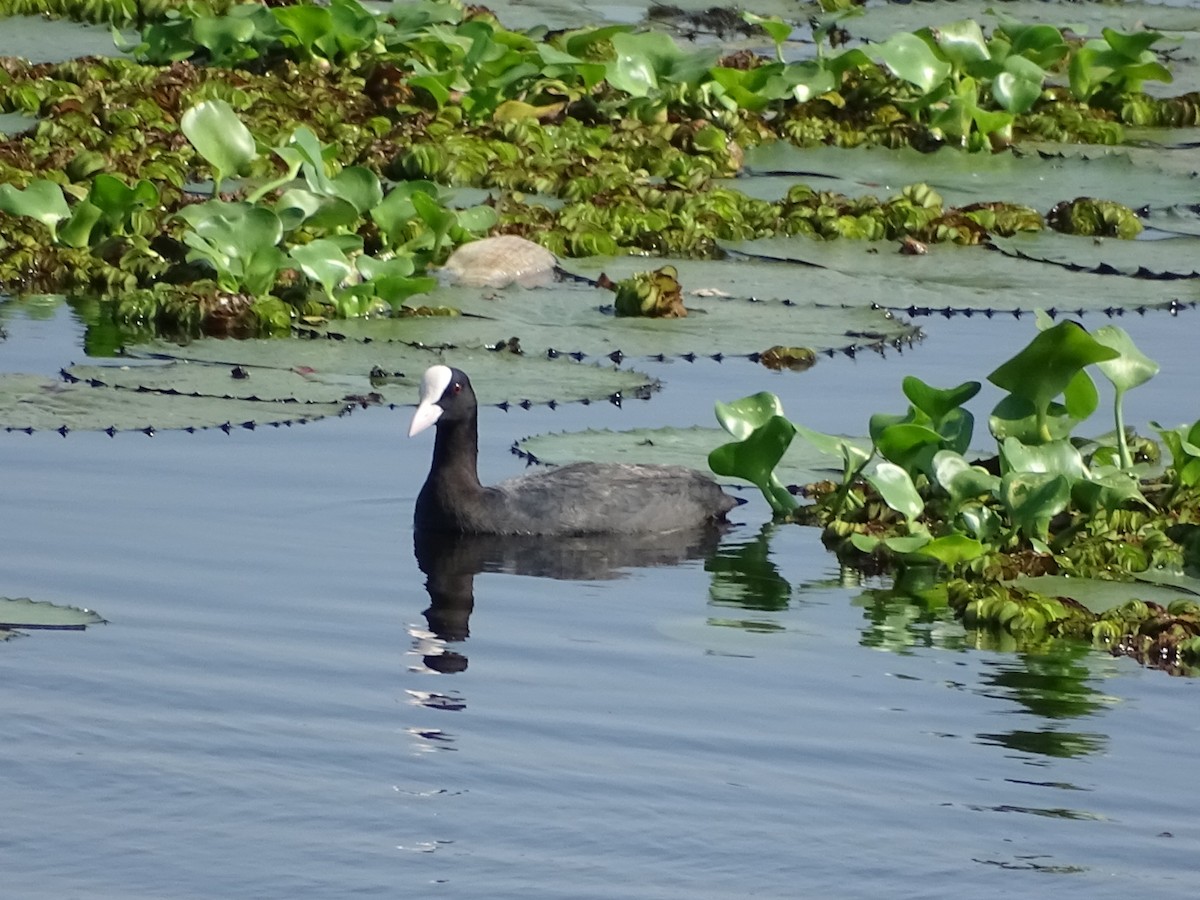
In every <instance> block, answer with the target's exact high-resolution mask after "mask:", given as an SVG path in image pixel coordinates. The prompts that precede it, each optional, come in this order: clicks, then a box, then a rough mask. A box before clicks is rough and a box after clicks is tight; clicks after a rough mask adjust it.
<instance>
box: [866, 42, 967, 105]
mask: <svg viewBox="0 0 1200 900" xmlns="http://www.w3.org/2000/svg"><path fill="white" fill-rule="evenodd" d="M872 50H873V51H874V55H875V56H876V57H877V58H878V59H879V60H880V61H881V62H882V63H883V64H884V65H885V66H887V67H888V68H889V69H890V70H891V72H892V74H893V75H895V76H896V77H897V78H902V79H904V80H905V81H907V82H908V83H909V84H912V85H915V86H916V88H917V89H918V90H919V91H921V93H922V94H928V93H930V92H931V91H933V90H934V89H935V88H937V87H939V86H940V85H942V84H943V83H945V81H946V79H947V78H949V77H950V72H951V66H950V63H948V62H946V61H945V60H944V59H941V58H939V57H938V55H937V54H936V53H934V51H933V48H931V47H930V46H929V45H928V44H927V43H925V41H923V40H921V38H919V37H918V36H917V35H915V34H906V33H899V34H893V35H892V36H891V37H889V38H888V39H887V40H886V41H884V42H883V43H882V44H879V45H878V46H876V47H874V48H872Z"/></svg>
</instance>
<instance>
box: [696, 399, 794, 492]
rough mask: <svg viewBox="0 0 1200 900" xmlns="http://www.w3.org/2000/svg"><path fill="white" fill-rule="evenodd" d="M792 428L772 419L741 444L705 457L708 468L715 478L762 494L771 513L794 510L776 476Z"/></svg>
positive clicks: (790, 436) (718, 448)
mask: <svg viewBox="0 0 1200 900" xmlns="http://www.w3.org/2000/svg"><path fill="white" fill-rule="evenodd" d="M795 434H796V429H795V426H793V425H792V423H791V422H789V421H788V420H787V419H785V418H784V417H783V416H772V417H771V418H770V419H768V420H767V421H766V422H765V423H763V424H762V425H761V426H760V427H758V428H756V429H755V430H754V431H753V432H752V433H751V434H749V435H748V436H747V437H746V438H745V439H744V440H741V441H735V442H732V443H728V444H722V445H721V446H720V447H717V448H716V449H715V450H713V451H712V452H711V453H709V455H708V465H709V468H710V469H712V471H713V472H715V473H716V474H717V475H722V476H731V477H735V478H741V479H744V480H746V481H749V482H750V483H751V484H753V485H755V486H756V487H757V488H758V489H759V490H760V491H762V494H763V497H764V498H765V499H766V501H767V503H769V504H770V506H771V510H772V512H774V513H775V514H777V515H781V514H785V513H788V512H790V511H791V510H793V509H795V507H796V501H795V498H793V497H792V495H791V494H790V493H789V492H788V490H787V488H786V487H784V485H783V483H782V482H781V481H780V480H779V477H778V475H777V474H776V472H775V468H776V466H778V464H779V461H780V460H781V459H782V458H783V455H784V453H785V452H786V451H787V448H788V446H789V445H790V444H791V442H792V438H793V437H794V436H795Z"/></svg>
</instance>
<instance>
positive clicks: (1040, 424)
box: [988, 394, 1081, 444]
mask: <svg viewBox="0 0 1200 900" xmlns="http://www.w3.org/2000/svg"><path fill="white" fill-rule="evenodd" d="M1080 421H1081V420H1079V419H1076V418H1075V417H1074V416H1072V415H1071V414H1070V413H1068V412H1067V408H1066V407H1065V406H1063V405H1062V404H1061V403H1051V404H1050V405H1049V406H1048V407H1046V409H1045V411H1044V413H1039V411H1038V410H1037V409H1035V408H1034V406H1033V404H1032V403H1030V402H1029V401H1028V400H1026V399H1025V398H1024V397H1018V396H1016V395H1015V394H1009V395H1008V396H1007V397H1005V398H1004V399H1003V400H1001V401H1000V402H999V403H997V404H996V406H995V408H994V409H992V413H991V415H990V416H989V417H988V431H990V432H991V435H992V437H994V438H995V439H996V440H997V441H1003V440H1005V439H1006V438H1016V439H1017V440H1019V441H1021V442H1022V443H1023V444H1038V443H1041V442H1042V441H1043V440H1045V436H1046V435H1049V439H1050V440H1052V441H1057V440H1062V439H1064V438H1068V437H1070V436H1071V432H1072V430H1074V428H1075V426H1076V425H1078V424H1079V422H1080Z"/></svg>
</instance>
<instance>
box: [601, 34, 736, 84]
mask: <svg viewBox="0 0 1200 900" xmlns="http://www.w3.org/2000/svg"><path fill="white" fill-rule="evenodd" d="M609 40H610V41H611V42H612V48H613V52H614V54H615V55H614V58H613V59H612V60H611V61H609V63H608V64H607V69H606V76H607V78H608V83H609V84H611V85H612V86H613V87H615V88H616V89H617V90H620V91H624V92H625V93H627V94H629V95H630V96H632V97H648V96H650V95H651V94H652V93H654V92H655V91H657V90H658V88H659V87H660V83H662V82H673V83H677V84H689V83H697V82H699V81H700V79H701V78H702V77H704V76H705V75H706V74H707V73H708V70H709V69H710V68H712V65H713V63H715V62H716V60H717V56H718V51H716V50H715V49H703V50H693V51H686V50H681V49H679V47H678V45H676V43H675V41H673V40H672V39H671V38H670V37H669V36H668V35H666V34H662V33H661V32H654V31H647V32H642V33H640V34H630V33H626V32H617V33H614V34H613V35H612V36H611V37H610V38H609Z"/></svg>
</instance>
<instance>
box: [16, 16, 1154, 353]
mask: <svg viewBox="0 0 1200 900" xmlns="http://www.w3.org/2000/svg"><path fill="white" fill-rule="evenodd" d="M60 8H61V10H63V11H74V12H75V13H76V14H82V15H83V17H85V18H90V19H93V20H94V19H97V18H99V19H103V20H108V21H114V22H121V21H124V17H125V14H126V8H125V7H124V6H122V5H121V4H119V3H114V4H108V5H107V7H106V5H105V4H104V3H101V2H98V0H97V2H91V0H88V2H80V3H76V4H72V3H68V2H63V3H61V4H60V5H59V6H56V7H55V9H60ZM101 8H109V9H110V12H111V14H108V15H105V14H98V13H97V12H96V10H97V9H101ZM5 9H6V10H8V11H13V12H19V11H21V10H22V9H23V8H22V7H20V5H19V4H17V5H15V6H11V9H9V8H8V7H6V8H5ZM132 14H133V13H132V12H130V15H132ZM136 18H137V20H138V22H139V23H141V32H140V36H139V38H138V39H137V40H136V41H135V42H134V43H133V44H131V45H128V50H129V51H130V53H131V54H132V55H133V56H134V58H135V59H136V60H138V62H137V63H134V62H128V61H122V60H100V59H96V58H89V59H86V60H76V61H73V62H69V63H62V64H55V65H41V66H31V65H28V64H22V63H20V62H19V61H16V60H13V61H9V62H6V63H5V65H4V76H3V77H2V78H0V108H2V109H4V110H9V111H16V112H24V113H29V114H33V115H37V116H38V117H39V118H40V122H39V124H38V125H37V127H36V129H35V130H34V131H33V132H32V133H30V134H27V135H22V136H18V137H17V138H14V139H13V140H12V141H10V142H9V143H8V145H7V146H6V152H5V153H4V154H3V155H0V183H3V184H4V187H5V191H4V193H3V195H2V196H0V225H3V226H4V232H3V233H4V245H3V246H0V283H2V284H4V285H5V286H7V287H8V289H9V290H15V291H20V290H54V291H69V292H72V293H77V292H86V293H99V294H100V295H102V296H105V297H120V296H122V295H127V294H129V295H131V296H130V299H129V300H128V301H127V302H126V303H125V308H124V310H123V312H121V313H120V317H121V318H125V319H128V320H130V321H137V320H138V319H140V318H145V317H146V316H150V317H152V318H157V317H163V318H166V319H168V320H170V321H172V322H175V323H176V324H179V323H180V322H181V320H191V319H195V318H197V317H196V316H195V315H191V316H187V315H180V314H179V307H180V306H181V305H183V304H184V303H186V302H189V301H194V300H195V298H197V297H204V298H207V302H208V303H209V304H210V305H224V306H225V307H226V308H228V307H229V306H230V305H235V306H237V307H238V308H239V309H241V310H243V318H242V320H241V327H242V329H243V330H253V329H255V328H258V329H270V328H278V327H279V326H280V325H281V324H283V323H284V322H285V321H286V320H287V319H289V318H290V317H292V316H295V315H302V314H305V313H307V312H312V310H313V307H316V306H319V307H322V308H323V309H324V310H325V311H326V312H332V313H333V314H336V315H359V314H364V313H367V312H374V311H380V310H383V309H386V308H389V307H391V308H394V307H395V306H397V305H398V304H399V303H400V302H401V301H402V300H403V298H404V297H405V296H407V295H410V294H411V293H413V292H414V291H416V290H420V289H422V288H426V289H427V288H428V287H429V282H428V281H426V280H424V273H425V271H426V268H427V267H428V265H430V264H431V263H437V262H440V261H442V260H444V259H445V256H446V255H447V254H448V252H449V251H450V250H451V249H452V248H453V246H455V245H456V244H457V243H460V242H462V241H464V240H468V239H470V238H471V237H472V236H475V235H478V234H480V233H482V232H483V231H485V230H487V229H489V228H496V227H498V228H500V229H503V230H505V231H508V232H512V233H518V234H525V235H527V236H530V237H535V238H537V239H538V240H540V241H542V242H544V243H545V244H547V245H548V246H549V247H550V249H552V250H554V251H555V252H557V253H560V254H565V255H590V254H596V253H616V252H622V251H627V250H638V251H645V252H652V253H659V254H668V253H669V254H674V255H682V256H695V255H712V254H716V253H718V252H719V251H718V242H719V241H722V240H745V239H751V238H759V237H764V236H768V235H774V234H809V235H813V236H821V237H832V236H851V237H863V238H872V239H878V238H884V237H886V238H898V237H904V236H915V237H917V238H918V239H920V240H924V241H928V240H955V241H965V242H976V241H978V240H980V238H981V236H982V235H984V234H989V233H997V234H1012V233H1015V232H1017V231H1022V230H1028V229H1040V228H1041V227H1042V226H1043V224H1044V223H1043V220H1042V219H1041V217H1040V216H1038V215H1034V214H1032V213H1030V212H1029V211H1028V209H1023V208H1020V207H1015V206H1014V207H1011V208H1009V207H1005V208H1003V209H1001V208H999V207H995V206H993V207H991V208H988V209H980V210H966V211H963V210H956V209H951V208H945V207H943V205H942V204H941V201H940V198H938V197H937V195H936V194H935V193H933V192H931V191H929V190H928V189H926V188H922V187H920V186H918V187H913V188H910V189H908V190H905V191H903V192H901V193H900V194H899V195H897V196H895V197H892V198H890V199H874V198H858V199H850V198H846V197H842V196H837V195H832V194H829V193H826V192H820V191H815V190H812V189H808V188H801V187H797V188H796V189H795V190H793V191H791V192H789V194H788V196H787V197H786V198H785V199H783V200H781V201H779V202H763V201H759V200H755V199H753V198H751V197H748V196H747V195H746V194H744V193H743V192H741V191H740V190H737V189H733V188H731V187H728V186H722V185H719V184H718V183H717V182H716V181H715V179H718V178H720V177H722V176H728V175H733V174H736V173H737V172H739V171H740V169H741V157H742V153H743V151H744V150H745V149H746V148H749V147H752V146H753V145H755V144H758V143H760V142H762V141H764V140H774V139H777V138H780V137H783V138H787V139H790V140H793V141H797V142H800V143H804V144H811V143H813V142H814V141H820V142H824V141H826V140H832V141H833V142H835V143H838V144H856V143H863V142H881V143H887V144H889V145H895V144H897V143H914V144H917V145H919V146H922V147H928V146H930V145H931V144H937V143H941V142H945V143H951V144H961V145H964V146H968V147H979V146H982V145H983V144H986V143H989V142H993V141H994V140H996V139H997V135H999V136H1000V137H1001V138H1003V139H1004V140H1008V139H1009V137H1010V136H1011V137H1012V138H1013V139H1019V138H1020V136H1021V134H1022V133H1023V132H1022V128H1023V125H1022V123H1023V122H1024V121H1025V120H1026V119H1028V118H1029V117H1031V116H1034V115H1043V116H1044V115H1050V114H1051V112H1050V111H1051V110H1054V109H1059V108H1061V107H1065V106H1069V107H1070V108H1071V109H1072V110H1074V112H1073V115H1076V116H1077V117H1082V119H1081V120H1084V119H1086V120H1088V121H1092V122H1095V123H1098V124H1102V125H1105V126H1106V127H1107V125H1111V124H1113V121H1114V117H1116V118H1120V117H1121V115H1122V114H1121V113H1114V107H1115V106H1118V105H1121V104H1125V105H1128V104H1129V103H1133V102H1136V103H1140V104H1143V105H1144V104H1146V103H1151V104H1153V103H1159V101H1157V100H1151V99H1149V98H1146V97H1145V95H1143V94H1140V93H1139V90H1140V87H1141V83H1142V82H1143V81H1145V80H1147V79H1150V78H1158V77H1163V72H1164V71H1165V70H1163V71H1160V69H1161V63H1159V62H1158V61H1157V57H1156V56H1155V55H1154V52H1155V48H1156V45H1157V44H1158V42H1159V39H1160V35H1158V34H1157V33H1154V32H1144V33H1139V34H1137V35H1132V36H1130V35H1123V34H1121V33H1119V32H1117V31H1115V30H1112V29H1109V30H1106V31H1105V32H1104V33H1103V36H1102V38H1096V39H1093V40H1092V41H1090V42H1080V41H1077V40H1075V39H1074V38H1073V37H1071V36H1070V35H1068V34H1067V33H1066V32H1064V31H1062V30H1060V29H1057V28H1055V27H1053V26H1049V25H1032V26H1022V25H1019V24H1016V23H1012V22H1004V23H1001V24H1000V25H998V26H996V27H995V28H994V29H993V30H992V33H991V34H990V35H985V34H984V32H983V31H982V29H981V28H980V27H979V25H977V24H976V23H975V22H974V21H971V20H964V21H962V22H958V23H954V24H952V25H946V26H942V27H939V28H936V29H929V28H925V29H917V30H916V31H913V32H905V33H902V34H897V35H895V36H894V38H893V39H889V40H887V41H882V42H878V43H876V44H872V45H868V46H864V47H851V48H848V49H843V50H840V51H838V52H834V50H833V49H832V48H829V49H825V48H824V47H823V46H822V47H821V48H820V50H821V52H820V53H819V54H818V56H817V58H816V59H815V60H807V61H785V54H784V53H783V50H782V45H783V42H784V41H785V40H786V39H787V36H788V34H790V25H789V24H788V23H786V22H782V21H780V20H777V19H772V18H769V17H758V16H752V15H748V16H747V18H746V22H747V26H746V27H747V29H749V30H751V31H753V30H755V29H758V30H759V31H760V33H761V34H763V35H764V36H765V37H766V38H767V39H769V41H770V42H771V43H772V44H773V45H774V47H775V51H776V52H775V58H773V59H772V58H769V57H766V56H762V55H758V54H754V53H749V52H745V51H742V52H738V53H734V54H727V55H725V56H722V55H720V53H719V52H718V51H717V50H715V49H714V48H712V47H706V46H697V45H687V44H681V43H678V42H676V41H675V40H673V39H672V38H670V37H668V36H666V35H664V34H661V33H655V32H639V31H635V30H634V29H632V28H631V27H629V26H624V25H605V26H600V27H585V28H575V29H571V30H568V31H565V32H561V33H550V32H548V31H547V29H545V28H532V29H528V30H524V31H519V30H512V29H507V28H505V27H503V26H502V25H501V24H500V23H499V22H498V21H497V20H496V18H495V17H494V16H492V15H491V14H490V13H488V12H487V11H485V10H482V9H479V8H470V9H466V8H463V7H462V6H460V5H456V4H454V3H450V2H424V3H417V4H403V5H397V6H395V7H392V8H390V9H389V10H387V11H385V12H384V13H383V14H382V15H376V14H374V13H372V12H368V11H367V10H366V9H365V8H364V7H362V6H361V5H359V4H358V3H357V2H356V0H334V2H332V3H331V4H329V5H328V6H323V5H310V4H296V5H289V6H282V7H277V8H267V7H263V6H261V5H257V4H243V5H232V4H226V3H205V2H200V0H189V2H187V3H184V4H182V5H181V6H178V7H171V6H170V5H169V4H161V5H155V4H142V5H140V6H139V7H138V9H137V10H136ZM817 33H818V36H819V37H820V38H821V39H822V40H823V39H824V37H826V36H827V35H828V31H827V30H824V31H823V30H821V29H818V32H817ZM1068 75H1070V78H1068V79H1067V80H1068V82H1069V84H1067V85H1066V86H1063V87H1061V88H1060V87H1056V86H1054V85H1052V84H1050V82H1049V81H1048V80H1047V79H1050V78H1051V77H1052V76H1053V77H1056V78H1057V77H1059V76H1062V77H1064V78H1065V77H1066V76H1068ZM1061 91H1067V92H1068V93H1072V92H1073V95H1072V96H1071V98H1070V99H1069V100H1065V99H1064V97H1062V96H1061V95H1060V93H1056V92H1061ZM1122 108H1124V107H1122ZM235 112H236V115H235ZM1139 121H1140V119H1139ZM243 123H244V124H243ZM821 123H824V124H821ZM828 128H833V129H834V131H833V132H830V131H828V130H824V131H823V130H822V129H828ZM812 129H816V131H814V132H813V133H812V134H811V135H807V136H806V130H812ZM181 131H182V134H183V135H184V136H186V138H187V141H184V140H181V139H180V133H181ZM818 132H819V133H818ZM1039 133H1041V132H1039ZM981 142H982V143H981ZM198 171H207V172H210V173H211V174H212V177H213V183H214V192H221V191H225V190H233V191H234V195H233V196H232V197H229V196H225V197H214V198H213V199H212V200H210V201H207V202H206V203H204V204H196V203H195V202H194V199H195V198H194V195H191V194H189V193H188V192H186V191H184V187H185V186H186V185H188V184H189V183H190V182H193V181H194V180H195V178H196V177H197V173H198ZM243 177H247V178H249V179H250V180H249V181H241V180H240V179H241V178H243ZM389 179H391V180H395V181H398V182H399V183H397V184H394V185H389V184H388V183H387V182H388V180H389ZM434 183H436V184H438V185H452V186H455V187H462V186H483V187H490V188H494V189H496V190H498V191H501V192H503V193H502V194H501V196H498V197H495V198H494V199H493V200H492V201H490V202H491V204H492V206H491V207H475V208H473V209H470V210H460V209H456V208H454V207H453V206H452V205H451V204H450V201H449V199H448V198H447V196H446V195H444V194H443V193H442V191H441V189H440V188H438V187H435V186H434ZM514 192H523V193H521V194H518V193H514ZM529 192H532V193H535V194H538V195H541V196H537V197H531V196H528V193H529ZM221 204H224V205H221ZM493 207H494V211H493ZM1089 215H1091V218H1088V217H1087V216H1082V217H1074V216H1066V215H1063V216H1062V217H1061V219H1062V221H1064V222H1068V223H1069V224H1070V223H1074V222H1076V220H1078V221H1079V223H1080V224H1078V225H1074V224H1072V225H1071V226H1070V227H1077V228H1078V230H1087V229H1088V228H1089V227H1090V228H1092V229H1093V230H1095V228H1096V226H1095V224H1094V223H1095V221H1096V216H1095V214H1089ZM496 216H498V219H497V218H495V217H496ZM276 219H278V221H276ZM1101 219H1102V220H1103V221H1102V223H1101V226H1100V230H1099V233H1121V234H1125V233H1126V231H1125V230H1124V229H1125V228H1126V224H1127V219H1122V220H1121V221H1120V222H1119V223H1116V222H1111V221H1110V220H1109V217H1108V213H1104V214H1103V216H1101ZM277 234H279V237H278V238H276V235H277ZM45 236H49V238H50V240H49V242H47V241H46V240H45V239H44V237H45ZM410 266H411V269H410ZM172 285H182V286H184V289H183V290H182V291H180V292H176V291H173V290H171V289H170V286H172ZM200 318H203V317H200Z"/></svg>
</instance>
